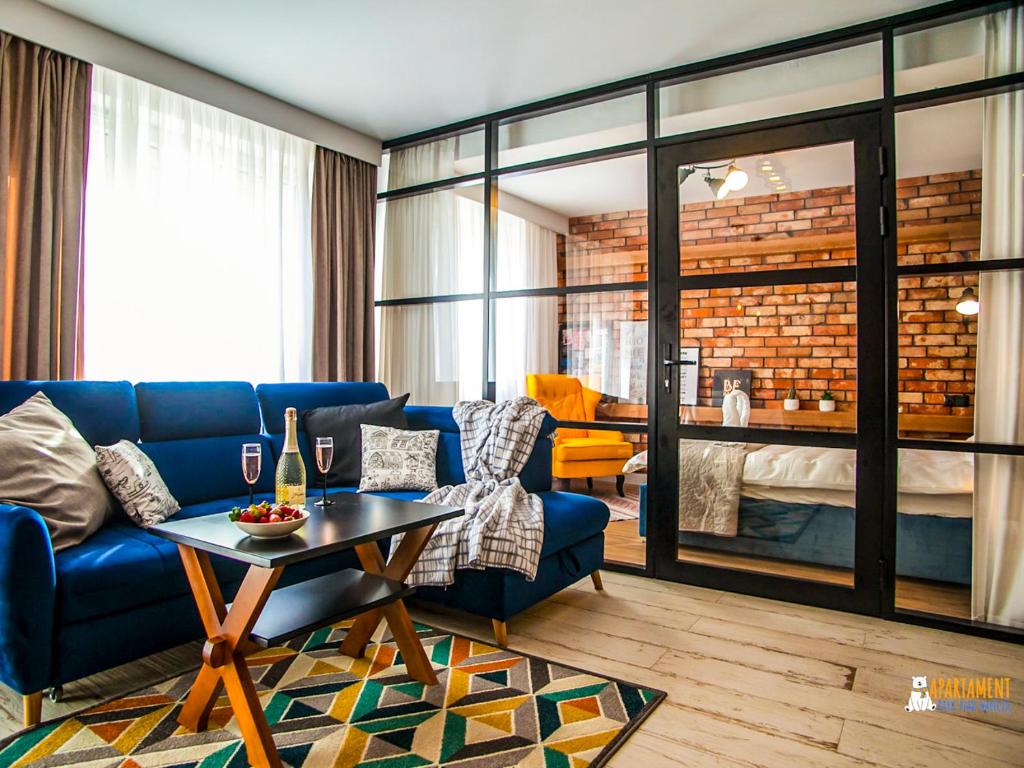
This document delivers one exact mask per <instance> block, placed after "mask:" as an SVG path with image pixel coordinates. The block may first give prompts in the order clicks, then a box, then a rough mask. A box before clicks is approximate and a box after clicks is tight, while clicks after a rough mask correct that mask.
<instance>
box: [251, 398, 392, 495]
mask: <svg viewBox="0 0 1024 768" xmlns="http://www.w3.org/2000/svg"><path fill="white" fill-rule="evenodd" d="M256 397H257V398H258V399H259V404H260V412H261V413H262V414H263V429H264V431H266V433H267V434H268V435H270V440H271V443H272V445H273V446H274V456H280V455H281V447H282V446H283V445H284V411H285V409H286V408H295V409H296V410H297V411H298V412H299V413H300V414H301V413H302V412H303V411H309V410H312V409H313V408H324V407H327V406H331V405H366V404H367V403H377V402H380V401H381V400H387V399H388V389H387V387H385V386H384V385H383V384H380V383H379V382H375V381H329V382H328V381H318V382H308V383H304V384H260V385H259V386H257V387H256ZM298 441H299V453H300V454H302V463H303V464H305V465H306V484H307V485H310V486H315V485H316V484H317V482H318V480H319V477H318V475H317V472H316V459H315V458H314V457H313V454H312V452H311V451H310V450H309V438H308V437H307V436H306V433H305V432H304V431H303V429H302V420H301V419H300V420H299V430H298ZM343 450H345V447H344V446H340V445H335V446H334V452H335V454H338V453H339V452H340V451H343Z"/></svg>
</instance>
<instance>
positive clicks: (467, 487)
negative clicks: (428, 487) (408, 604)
mask: <svg viewBox="0 0 1024 768" xmlns="http://www.w3.org/2000/svg"><path fill="white" fill-rule="evenodd" d="M545 414H546V411H545V410H544V409H543V408H542V407H541V406H540V405H538V404H537V402H536V401H535V400H531V399H530V398H528V397H519V398H516V399H515V400H508V401H506V402H504V403H499V404H498V405H495V404H494V403H490V402H487V401H486V400H474V401H468V402H461V403H459V404H458V405H456V406H455V409H454V411H453V413H452V415H453V416H454V417H455V421H456V423H457V424H458V425H459V431H460V432H461V433H462V464H463V466H464V468H465V471H466V482H465V483H464V484H462V485H456V486H451V485H449V486H445V487H444V488H438V489H437V490H436V491H432V492H431V493H430V495H428V496H427V497H426V498H424V499H422V501H423V502H425V503H430V504H448V505H450V506H453V507H464V508H465V510H466V513H465V514H464V515H463V516H462V517H457V518H455V519H454V520H446V521H444V522H443V523H441V524H440V525H438V527H437V530H435V531H434V535H433V536H432V537H431V538H430V541H428V542H427V546H426V548H425V549H424V550H423V554H422V555H420V559H419V560H418V561H417V563H416V565H415V566H414V567H413V569H412V572H411V573H410V574H409V578H408V579H407V581H408V583H409V584H416V585H430V586H447V585H448V584H451V583H452V582H453V581H454V580H455V569H456V568H473V569H476V570H483V569H484V568H507V569H508V570H511V571H516V572H517V573H521V574H523V576H525V577H526V579H527V580H528V581H533V579H534V577H535V576H536V575H537V566H538V564H539V563H540V549H541V546H542V545H543V543H544V506H543V503H542V502H541V500H540V497H539V496H537V495H536V494H532V493H527V492H526V490H525V489H524V488H523V486H522V485H521V484H520V483H519V473H520V472H521V471H522V469H523V467H524V466H525V465H526V460H527V459H528V458H529V457H530V454H531V453H532V452H533V446H534V444H535V443H536V442H537V435H538V434H539V433H540V426H541V422H542V421H543V420H544V416H545ZM397 547H398V538H397V537H396V541H395V543H394V545H393V546H392V549H391V551H392V552H394V551H395V550H396V549H397Z"/></svg>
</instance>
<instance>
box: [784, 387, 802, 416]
mask: <svg viewBox="0 0 1024 768" xmlns="http://www.w3.org/2000/svg"><path fill="white" fill-rule="evenodd" d="M782 407H783V408H785V409H786V410H787V411H799V410H800V398H799V397H797V396H796V387H790V388H789V392H787V393H786V399H785V400H783V401H782Z"/></svg>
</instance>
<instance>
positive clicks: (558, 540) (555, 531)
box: [310, 487, 610, 557]
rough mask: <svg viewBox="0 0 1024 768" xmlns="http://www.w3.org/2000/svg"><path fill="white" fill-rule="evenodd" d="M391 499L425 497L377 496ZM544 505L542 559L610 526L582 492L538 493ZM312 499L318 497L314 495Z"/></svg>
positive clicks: (601, 506) (599, 505)
mask: <svg viewBox="0 0 1024 768" xmlns="http://www.w3.org/2000/svg"><path fill="white" fill-rule="evenodd" d="M327 492H328V493H341V492H347V493H355V492H356V489H355V488H352V487H338V488H328V489H327ZM374 495H376V496H386V497H388V498H391V499H404V500H406V501H418V500H419V499H422V498H423V497H424V496H426V495H427V494H425V493H424V492H423V491H381V492H379V493H376V494H374ZM538 495H539V496H540V498H541V501H543V502H544V546H543V547H542V548H541V551H540V555H541V557H547V556H548V555H551V554H553V553H555V552H558V551H560V550H563V549H567V548H569V547H571V546H573V545H575V544H578V543H580V542H581V541H585V540H586V539H589V538H590V537H592V536H596V535H597V534H599V533H602V532H603V531H604V529H605V528H606V527H607V526H608V519H609V517H610V515H609V512H608V507H607V506H606V505H605V503H604V502H603V501H598V500H597V499H594V498H592V497H590V496H583V495H582V494H579V493H565V492H562V491H544V492H542V493H540V494H538ZM310 498H312V499H316V498H319V496H318V494H315V493H314V494H311V496H310Z"/></svg>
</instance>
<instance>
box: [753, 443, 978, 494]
mask: <svg viewBox="0 0 1024 768" xmlns="http://www.w3.org/2000/svg"><path fill="white" fill-rule="evenodd" d="M856 462H857V453H856V451H854V450H851V449H848V448H817V447H810V446H796V445H766V446H764V447H763V448H760V449H758V450H756V451H751V452H750V453H749V454H747V460H746V463H745V464H744V467H743V483H744V485H761V486H770V487H775V488H817V489H821V490H831V491H853V490H855V488H856V476H857V474H856V466H857V465H856ZM899 490H900V492H901V493H927V494H954V493H973V491H974V460H973V458H972V457H971V455H970V454H961V453H955V452H950V451H920V450H917V449H913V448H911V449H904V450H901V451H900V488H899Z"/></svg>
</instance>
